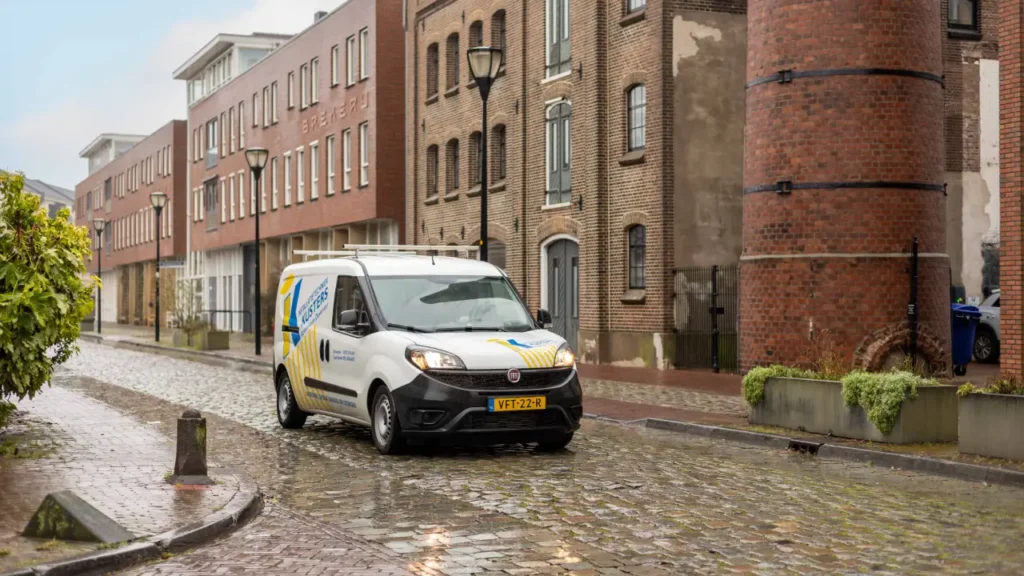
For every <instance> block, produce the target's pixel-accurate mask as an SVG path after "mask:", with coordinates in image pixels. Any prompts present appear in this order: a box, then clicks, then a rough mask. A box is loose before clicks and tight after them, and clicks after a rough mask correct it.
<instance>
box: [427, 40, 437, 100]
mask: <svg viewBox="0 0 1024 576" xmlns="http://www.w3.org/2000/svg"><path fill="white" fill-rule="evenodd" d="M438 60H439V56H438V54H437V43H436V42H435V43H434V44H431V45H430V46H427V98H433V97H434V96H437V75H438V71H437V67H438V65H439V61H438Z"/></svg>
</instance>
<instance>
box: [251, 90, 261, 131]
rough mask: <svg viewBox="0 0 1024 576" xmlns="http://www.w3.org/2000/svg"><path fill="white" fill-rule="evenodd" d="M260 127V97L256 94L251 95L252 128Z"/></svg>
mask: <svg viewBox="0 0 1024 576" xmlns="http://www.w3.org/2000/svg"><path fill="white" fill-rule="evenodd" d="M259 125H260V95H259V93H258V92H253V93H252V127H253V128H255V127H257V126H259Z"/></svg>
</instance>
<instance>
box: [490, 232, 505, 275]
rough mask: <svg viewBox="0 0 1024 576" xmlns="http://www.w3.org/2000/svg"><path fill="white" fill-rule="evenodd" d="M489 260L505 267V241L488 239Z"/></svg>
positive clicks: (502, 267)
mask: <svg viewBox="0 0 1024 576" xmlns="http://www.w3.org/2000/svg"><path fill="white" fill-rule="evenodd" d="M487 261H488V262H490V263H491V264H494V265H495V266H497V267H498V268H501V269H502V270H504V269H505V243H504V242H502V241H501V240H498V239H495V238H489V239H488V240H487Z"/></svg>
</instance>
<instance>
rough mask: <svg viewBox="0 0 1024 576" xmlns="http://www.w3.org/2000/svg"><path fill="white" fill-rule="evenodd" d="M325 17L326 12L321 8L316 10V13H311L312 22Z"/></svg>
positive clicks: (314, 22)
mask: <svg viewBox="0 0 1024 576" xmlns="http://www.w3.org/2000/svg"><path fill="white" fill-rule="evenodd" d="M326 17H327V12H324V11H323V10H320V11H318V12H317V13H316V14H313V24H316V23H317V22H319V21H321V20H323V19H324V18H326Z"/></svg>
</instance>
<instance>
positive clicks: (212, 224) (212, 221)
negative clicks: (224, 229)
mask: <svg viewBox="0 0 1024 576" xmlns="http://www.w3.org/2000/svg"><path fill="white" fill-rule="evenodd" d="M200 202H201V204H200V214H203V213H204V212H205V218H206V229H207V230H216V228H217V212H218V207H217V179H216V178H211V179H210V180H208V181H207V182H206V183H205V184H203V192H202V196H201V198H200ZM203 204H205V206H204V205H203ZM203 208H205V210H203ZM200 220H202V218H200Z"/></svg>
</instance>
